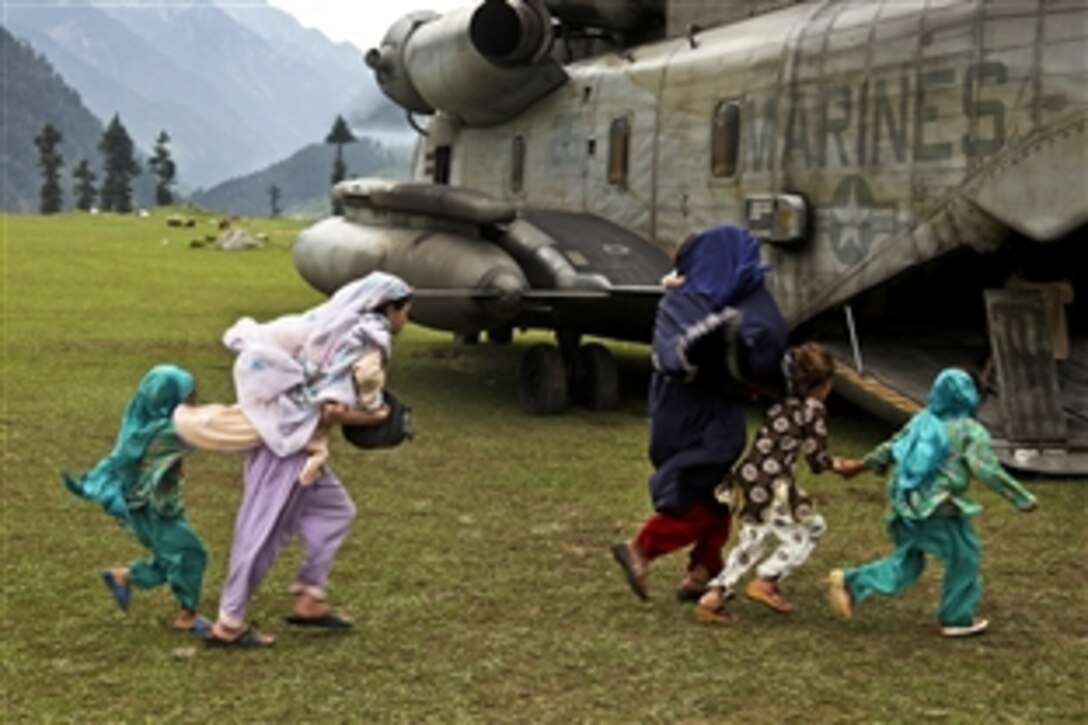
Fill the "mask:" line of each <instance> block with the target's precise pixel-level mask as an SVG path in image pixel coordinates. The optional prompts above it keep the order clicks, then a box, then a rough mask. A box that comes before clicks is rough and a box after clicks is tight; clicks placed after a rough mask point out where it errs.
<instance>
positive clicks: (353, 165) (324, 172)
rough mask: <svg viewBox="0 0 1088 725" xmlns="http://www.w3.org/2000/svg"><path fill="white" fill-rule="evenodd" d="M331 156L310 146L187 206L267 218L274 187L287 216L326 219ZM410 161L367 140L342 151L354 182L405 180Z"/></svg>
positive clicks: (403, 151)
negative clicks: (364, 179) (358, 179)
mask: <svg viewBox="0 0 1088 725" xmlns="http://www.w3.org/2000/svg"><path fill="white" fill-rule="evenodd" d="M335 155H336V150H335V148H334V147H333V146H330V145H328V144H325V143H317V144H311V145H309V146H307V147H305V148H303V149H301V150H300V151H298V152H296V153H294V154H292V155H291V156H290V157H289V158H287V159H284V160H283V161H280V162H278V163H276V164H273V165H272V166H270V167H268V168H267V169H264V170H262V171H259V172H256V173H253V174H248V175H246V176H243V177H240V178H237V179H231V180H230V181H227V182H224V183H222V184H218V185H216V186H214V187H212V188H211V189H208V190H207V191H199V192H197V193H195V194H193V195H192V196H191V197H190V198H189V201H191V202H192V203H194V204H196V205H197V206H201V207H204V208H207V209H214V210H216V211H219V212H222V213H228V214H240V215H243V216H267V215H268V214H269V213H270V210H271V203H270V199H269V194H268V192H269V189H270V188H271V187H272V186H273V185H276V186H278V187H279V189H280V201H279V206H280V209H281V210H283V212H284V213H285V214H287V215H289V216H299V217H307V218H316V217H320V216H325V215H327V214H328V213H329V210H330V202H329V190H330V187H331V183H330V180H329V178H330V176H331V175H332V166H333V159H334V158H335ZM411 155H412V150H411V149H410V148H409V147H407V146H403V145H391V146H385V145H382V144H380V143H378V142H377V141H374V140H372V139H369V138H360V139H358V140H357V141H356V142H355V143H350V144H346V145H345V146H344V164H345V165H346V166H347V170H348V177H352V178H353V177H361V176H381V177H383V178H389V179H397V178H402V179H403V178H408V176H409V170H410V164H411Z"/></svg>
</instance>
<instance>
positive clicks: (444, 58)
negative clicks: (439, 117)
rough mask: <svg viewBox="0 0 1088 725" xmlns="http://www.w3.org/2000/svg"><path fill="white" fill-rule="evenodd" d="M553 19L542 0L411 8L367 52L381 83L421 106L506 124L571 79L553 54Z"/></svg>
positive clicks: (406, 102) (473, 121) (412, 107)
mask: <svg viewBox="0 0 1088 725" xmlns="http://www.w3.org/2000/svg"><path fill="white" fill-rule="evenodd" d="M552 41H553V37H552V22H551V16H550V15H549V13H548V11H547V9H546V8H545V7H544V6H543V4H541V3H540V2H536V1H535V0H529V1H522V0H515V1H513V2H485V3H483V4H481V5H479V6H477V7H475V8H460V9H457V10H453V11H451V12H449V13H447V14H445V15H438V14H436V13H432V12H426V11H424V12H416V13H410V14H409V15H406V16H405V17H403V18H401V19H400V20H399V21H397V22H396V23H395V24H394V25H393V26H392V27H391V28H390V29H389V32H388V33H386V35H385V38H384V39H383V40H382V43H381V45H380V46H379V47H378V48H374V49H371V50H370V51H369V52H368V53H367V54H366V63H367V65H368V66H370V68H371V69H372V70H373V71H374V74H375V77H376V79H377V82H378V85H379V86H380V87H381V89H382V91H384V92H385V94H386V95H387V96H389V97H390V98H391V99H393V100H394V101H396V102H397V103H398V104H400V105H401V106H403V107H404V108H405V109H406V110H408V111H411V112H414V113H424V114H430V113H434V112H435V111H438V110H441V111H444V112H446V113H448V114H449V115H451V116H453V117H455V118H457V119H459V120H460V121H461V122H462V123H464V124H466V125H476V126H488V125H493V124H497V123H502V122H504V121H507V120H509V119H511V118H513V117H515V116H517V115H518V114H519V113H520V112H521V111H523V110H524V109H525V108H527V107H528V106H529V105H530V104H532V103H533V102H534V101H536V100H537V99H539V98H541V97H543V96H545V95H547V93H548V92H550V91H551V90H553V89H554V88H556V87H557V86H559V85H562V84H563V83H564V82H565V81H566V80H567V74H566V72H565V71H564V70H563V68H562V66H561V65H559V63H558V62H556V61H555V60H554V59H552V58H550V57H549V56H548V52H549V51H550V49H551V47H552Z"/></svg>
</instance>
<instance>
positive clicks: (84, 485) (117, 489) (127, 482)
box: [62, 365, 195, 519]
mask: <svg viewBox="0 0 1088 725" xmlns="http://www.w3.org/2000/svg"><path fill="white" fill-rule="evenodd" d="M194 385H195V382H194V380H193V376H192V374H190V373H189V372H187V371H186V370H182V369H181V368H179V367H177V366H175V365H156V366H155V367H153V368H151V370H150V371H148V373H147V374H146V375H144V378H143V380H141V381H140V384H139V386H137V388H136V393H135V394H134V395H133V396H132V400H130V401H129V403H128V407H127V408H126V409H125V415H124V417H122V418H121V430H120V431H118V433H117V441H116V443H114V446H113V450H112V451H111V452H110V454H109V455H108V456H106V457H105V458H103V459H102V460H101V461H99V462H98V464H97V465H96V466H95V467H94V468H92V469H90V470H89V471H87V472H86V473H84V474H83V475H82V476H80V477H79V478H78V479H77V478H73V477H72V476H71V475H69V474H68V472H67V471H65V472H64V473H63V474H62V475H63V477H64V483H65V485H66V486H67V487H68V490H70V491H71V492H72V493H74V494H76V495H77V496H79V497H81V498H85V499H87V500H89V501H97V502H98V503H100V504H101V505H102V508H104V509H105V510H106V511H107V512H108V513H109V514H111V515H113V516H116V517H117V518H119V519H126V518H127V516H128V506H127V504H126V503H125V494H126V493H127V492H128V491H130V490H131V489H132V488H133V487H134V486H135V485H136V483H137V481H138V480H139V475H140V461H141V460H142V459H143V457H144V455H145V453H146V452H147V447H148V444H150V443H151V440H152V439H153V438H154V437H155V435H156V434H157V433H159V432H160V431H161V430H162V429H163V428H165V427H166V426H168V425H170V420H171V416H172V415H173V413H174V409H175V408H176V407H178V405H179V404H181V403H183V402H184V401H185V399H186V398H188V397H189V395H190V394H192V392H193V387H194Z"/></svg>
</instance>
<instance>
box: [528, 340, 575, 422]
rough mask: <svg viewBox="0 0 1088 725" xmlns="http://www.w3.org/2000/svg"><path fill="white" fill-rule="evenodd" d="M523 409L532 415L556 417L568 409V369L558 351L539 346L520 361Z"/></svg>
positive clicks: (555, 348) (551, 346)
mask: <svg viewBox="0 0 1088 725" xmlns="http://www.w3.org/2000/svg"><path fill="white" fill-rule="evenodd" d="M521 407H522V409H523V410H525V412H527V413H532V414H533V415H553V414H555V413H561V412H562V411H563V410H564V409H565V408H566V407H567V369H566V365H565V364H564V363H563V356H562V355H560V354H559V348H557V347H555V346H554V345H547V344H544V343H540V344H537V345H533V346H532V347H530V348H529V349H528V350H527V351H526V352H525V357H524V358H522V361H521Z"/></svg>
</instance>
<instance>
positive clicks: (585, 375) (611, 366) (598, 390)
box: [521, 332, 620, 415]
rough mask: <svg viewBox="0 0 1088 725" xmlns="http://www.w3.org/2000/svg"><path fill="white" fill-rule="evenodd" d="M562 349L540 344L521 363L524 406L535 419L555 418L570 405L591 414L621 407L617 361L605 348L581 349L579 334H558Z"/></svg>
mask: <svg viewBox="0 0 1088 725" xmlns="http://www.w3.org/2000/svg"><path fill="white" fill-rule="evenodd" d="M556 338H557V340H558V342H559V344H558V346H556V345H548V344H545V343H540V344H537V345H533V346H532V347H530V348H529V350H528V351H527V352H526V353H525V357H524V358H523V359H522V363H521V406H522V408H523V409H524V410H525V411H526V412H527V413H531V414H533V415H554V414H556V413H561V412H563V410H565V409H566V407H567V403H568V402H574V403H577V404H580V405H584V406H585V407H586V408H588V409H590V410H612V409H614V408H615V407H616V406H617V405H618V404H619V399H620V384H619V370H618V368H617V367H616V359H615V358H614V357H613V356H612V353H611V352H610V351H609V350H608V348H607V347H605V346H604V345H602V344H600V343H597V342H591V343H589V344H586V345H580V344H579V339H580V336H579V335H577V334H575V333H566V332H558V333H556Z"/></svg>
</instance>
